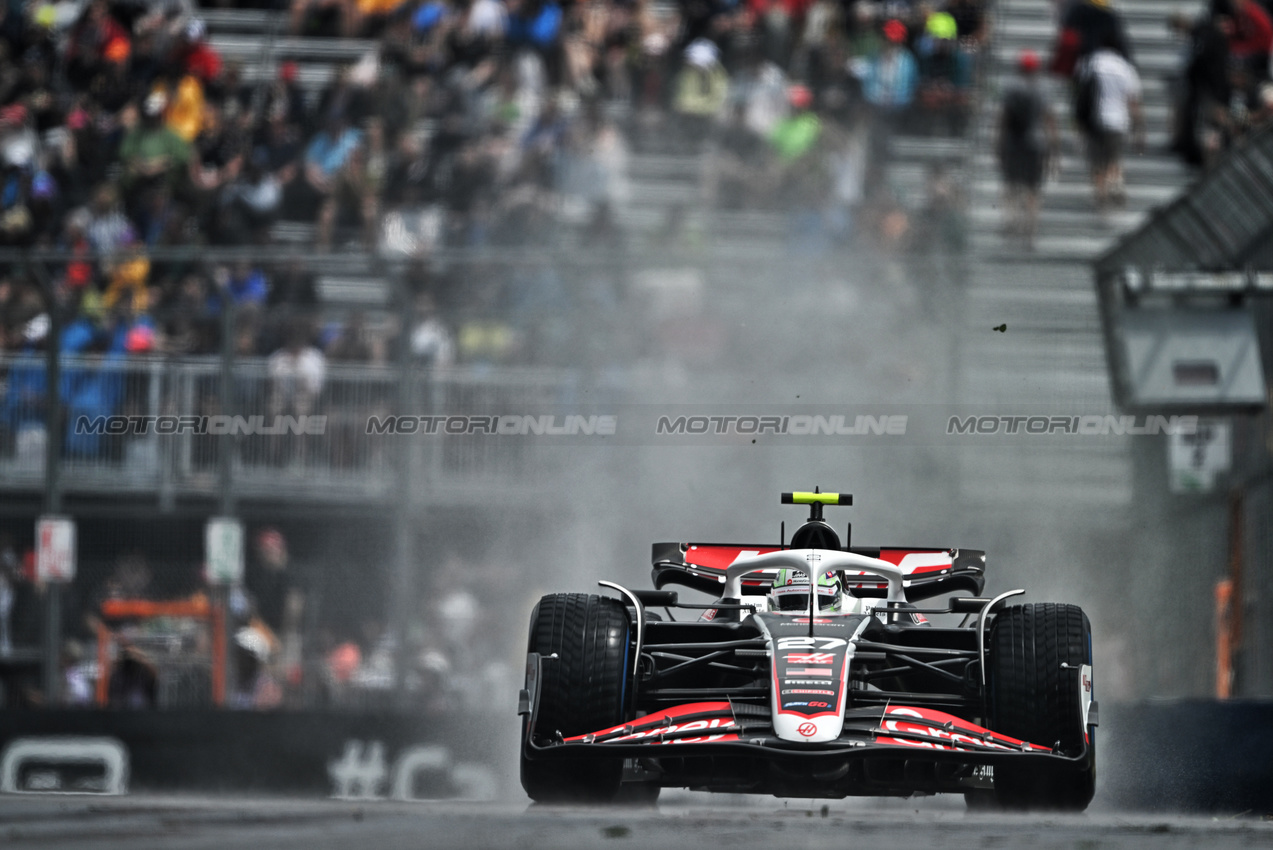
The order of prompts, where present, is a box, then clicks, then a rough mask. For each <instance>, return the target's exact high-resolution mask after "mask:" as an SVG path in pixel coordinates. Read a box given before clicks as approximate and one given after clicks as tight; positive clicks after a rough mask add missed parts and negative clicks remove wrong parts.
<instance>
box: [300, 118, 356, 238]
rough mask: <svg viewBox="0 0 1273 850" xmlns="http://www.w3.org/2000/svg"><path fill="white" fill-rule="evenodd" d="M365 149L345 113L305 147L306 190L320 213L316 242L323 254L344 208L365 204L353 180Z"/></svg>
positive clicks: (304, 190)
mask: <svg viewBox="0 0 1273 850" xmlns="http://www.w3.org/2000/svg"><path fill="white" fill-rule="evenodd" d="M361 147H362V133H361V132H359V131H358V130H357V129H355V128H353V127H350V126H349V125H348V122H347V120H346V118H345V116H344V114H343V113H341V112H332V113H330V114H329V115H328V116H327V120H326V122H325V123H324V125H323V129H321V130H319V131H318V134H317V135H316V136H314V138H313V140H312V141H311V142H310V143H309V146H308V147H307V148H305V181H304V185H303V186H302V190H303V194H305V195H306V196H307V198H306V200H307V201H308V202H309V203H308V204H307V205H308V206H310V208H317V210H318V234H317V239H316V242H317V243H318V244H317V247H318V249H319V250H320V251H326V250H329V249H330V248H331V239H332V229H333V227H334V226H335V224H336V215H337V213H338V212H339V210H340V208H341V207H342V206H348V205H349V204H351V203H353V204H355V205H357V204H359V203H360V202H361V200H360V198H359V193H358V192H357V191H356V187H355V186H354V185H353V184H354V182H355V181H352V180H351V179H350V166H351V165H352V164H353V163H355V162H356V161H357V159H358V156H357V155H358V153H359V150H360V149H361Z"/></svg>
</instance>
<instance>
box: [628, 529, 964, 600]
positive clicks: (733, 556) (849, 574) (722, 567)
mask: <svg viewBox="0 0 1273 850" xmlns="http://www.w3.org/2000/svg"><path fill="white" fill-rule="evenodd" d="M786 548H789V547H785V546H773V545H746V544H741V543H655V544H654V546H653V547H652V550H651V558H650V560H651V562H652V563H653V566H654V570H653V572H652V573H651V577H652V579H653V581H654V586H655V587H656V588H659V589H662V588H663V587H665V586H667V585H669V584H676V585H680V586H682V587H688V588H691V589H692V590H699V591H702V592H703V593H707V594H710V595H712V596H717V597H719V596H721V594H722V593H723V592H724V590H725V571H726V569H727V568H728V567H729V566H730V565H731V564H733V563H734V562H735V561H737V560H739V559H740V558H750V557H754V556H756V555H764V554H768V553H770V552H779V551H782V550H784V549H786ZM841 551H845V552H850V553H852V554H855V555H865V556H867V557H868V558H878V559H879V560H881V561H887V562H888V563H890V564H894V565H896V566H897V567H899V568H900V569H901V570H902V572H903V574H904V577H903V580H902V589H903V591H904V592H905V594H906V598H907V600H908V601H910V602H916V601H919V600H921V599H929V598H931V597H934V596H941V595H943V594H946V593H953V592H955V591H967V592H970V593H972V594H973V595H974V596H979V595H980V594H981V591H982V588H984V587H985V583H986V553H985V552H983V551H981V550H978V549H936V548H930V547H917V546H909V547H908V546H889V547H871V546H851V547H849V548H847V549H843V550H841ZM774 572H775V570H757V571H755V572H752V573H749V574H748V575H746V576H744V577H743V580H742V592H743V593H744V594H755V595H761V594H764V593H767V592H768V591H769V587H770V586H771V584H772V582H773V573H774ZM854 576H861V577H862V580H861V581H854V580H853V577H854ZM845 578H846V579H847V580H848V589H849V591H850V592H852V593H853V594H854V595H855V596H884V595H885V594H886V593H887V592H888V583H887V582H886V581H883V580H881V579H880V578H879V577H878V576H875V575H868V574H866V573H864V572H860V571H856V570H846V571H845Z"/></svg>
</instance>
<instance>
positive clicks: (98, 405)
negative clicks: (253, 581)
mask: <svg viewBox="0 0 1273 850" xmlns="http://www.w3.org/2000/svg"><path fill="white" fill-rule="evenodd" d="M233 374H234V380H233V396H234V397H233V399H231V400H230V403H229V404H223V400H222V397H221V361H220V360H219V359H218V358H215V357H206V358H183V359H174V358H157V357H156V358H152V357H136V356H128V357H125V356H110V355H108V356H102V357H81V356H76V357H70V356H64V357H63V358H62V360H61V376H60V380H59V385H60V393H59V396H60V398H61V402H62V405H61V406H62V413H61V421H60V423H59V424H58V426H57V427H59V428H60V430H61V447H62V450H61V453H60V463H61V473H60V481H61V484H62V487H63V489H64V490H65V491H66V492H68V493H80V494H92V493H95V494H99V495H101V494H109V493H128V492H135V493H151V492H153V493H158V494H160V495H166V496H179V495H215V494H217V493H218V488H219V487H220V486H221V482H220V480H219V470H220V464H221V452H222V451H223V447H225V446H228V447H229V450H230V451H231V453H232V455H231V463H230V467H231V475H230V486H231V487H232V488H233V490H234V492H235V494H236V495H238V496H249V497H250V496H277V497H286V498H289V499H297V498H299V499H305V500H318V501H331V500H338V499H349V498H354V497H361V498H367V497H370V498H379V499H392V498H395V486H397V484H396V482H398V480H399V479H398V477H397V476H398V474H399V470H400V464H401V463H403V462H405V463H407V464H409V468H410V473H411V478H410V481H411V483H412V487H413V488H415V487H416V486H417V485H422V484H436V485H439V486H441V485H485V484H489V485H496V486H500V487H505V486H509V485H512V484H515V483H516V481H517V480H518V479H519V478H520V477H521V476H522V475H523V474H524V473H525V472H526V471H527V470H528V469H529V466H530V464H531V463H532V462H533V458H532V454H533V452H534V445H533V444H532V443H531V442H529V441H525V440H499V439H492V438H491V437H490V436H489V435H486V434H482V433H474V434H446V435H445V438H441V437H440V436H438V437H435V438H430V437H429V436H427V435H420V436H418V437H415V438H412V437H410V436H403V435H393V434H389V433H375V432H374V431H375V429H371V428H368V422H369V420H371V419H372V418H373V417H376V418H379V419H384V418H385V417H388V416H390V415H391V414H394V413H407V414H411V415H417V416H419V415H430V414H434V415H441V414H495V415H498V414H506V413H532V412H535V411H539V410H543V409H545V408H546V407H548V406H552V405H557V404H561V403H563V402H568V401H569V400H570V399H571V397H572V396H573V392H574V386H575V378H574V376H573V375H572V374H571V373H566V372H549V371H539V370H517V371H516V372H514V371H511V370H510V371H504V370H493V369H486V370H481V371H470V370H460V369H456V370H428V371H426V370H410V371H409V372H407V375H408V377H407V378H406V380H407V381H408V383H409V386H408V387H407V388H405V392H402V391H401V388H400V387H399V381H400V379H399V374H400V373H399V371H398V370H397V369H396V368H395V367H391V366H361V365H359V366H354V365H327V366H326V367H325V369H324V372H323V374H322V377H321V379H319V380H315V381H311V382H307V381H305V380H303V379H299V378H295V377H290V376H289V375H288V374H287V370H285V369H284V368H283V364H282V363H280V362H278V361H272V360H268V359H262V358H252V359H242V360H239V361H237V362H236V363H235V365H234V373H233ZM403 399H405V400H406V404H405V406H403V407H402V408H401V409H399V405H400V404H402V403H403V401H402V400H403ZM46 402H47V381H46V380H45V362H44V355H43V354H38V355H36V354H31V355H16V356H14V355H11V356H0V491H3V490H9V491H33V490H40V489H42V488H43V487H44V485H45V475H46V469H45V465H46V458H45V455H46V446H47V441H48V428H49V423H48V422H47V408H46ZM125 417H126V418H125ZM314 417H321V419H316V418H314ZM227 429H228V430H229V431H230V433H231V434H232V439H231V440H230V441H229V442H228V443H227V442H226V441H224V440H223V439H222V437H221V432H222V431H225V430H227ZM397 441H406V443H407V445H406V447H405V448H401V447H399V446H398V445H397ZM537 471H541V472H542V467H537Z"/></svg>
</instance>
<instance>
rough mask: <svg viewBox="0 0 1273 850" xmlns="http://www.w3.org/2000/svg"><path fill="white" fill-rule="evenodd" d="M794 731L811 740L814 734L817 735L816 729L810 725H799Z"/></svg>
mask: <svg viewBox="0 0 1273 850" xmlns="http://www.w3.org/2000/svg"><path fill="white" fill-rule="evenodd" d="M796 731H797V732H799V733H800V734H801V735H804V736H805V737H806V738H811V737H813V736H814V735H815V734H817V731H818V727H817V726H814V725H813V724H812V723H801V724H800V725H799V726H798V727H797V728H796Z"/></svg>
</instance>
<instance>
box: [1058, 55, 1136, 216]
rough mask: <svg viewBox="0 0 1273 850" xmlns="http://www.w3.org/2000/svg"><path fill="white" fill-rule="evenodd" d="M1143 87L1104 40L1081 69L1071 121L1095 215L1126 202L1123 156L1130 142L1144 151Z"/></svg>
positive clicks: (1077, 76)
mask: <svg viewBox="0 0 1273 850" xmlns="http://www.w3.org/2000/svg"><path fill="white" fill-rule="evenodd" d="M1140 97H1141V84H1140V75H1139V74H1137V73H1136V68H1135V67H1134V66H1133V65H1132V64H1131V63H1130V62H1128V61H1127V60H1126V59H1124V58H1123V56H1122V54H1121V53H1120V52H1119V51H1118V49H1117V45H1116V44H1115V43H1114V40H1113V39H1112V38H1110V37H1108V36H1107V37H1106V38H1105V39H1104V41H1103V42H1102V44H1101V47H1100V48H1099V49H1098V50H1096V51H1095V52H1094V53H1092V55H1091V56H1089V57H1087V58H1086V59H1084V60H1083V61H1082V62H1080V63H1079V66H1078V70H1077V74H1076V77H1075V87H1074V118H1075V122H1076V123H1077V124H1078V126H1079V130H1080V132H1081V133H1082V134H1083V136H1084V138H1085V139H1086V141H1087V158H1088V165H1089V168H1090V170H1091V175H1092V190H1093V192H1094V193H1095V196H1096V208H1097V210H1099V211H1101V212H1104V211H1105V210H1107V209H1108V208H1109V207H1110V206H1111V205H1112V204H1116V205H1121V204H1122V203H1123V202H1124V201H1125V200H1126V190H1125V188H1124V185H1123V164H1122V154H1123V148H1124V147H1125V144H1126V140H1127V137H1128V136H1129V135H1131V136H1132V138H1133V140H1134V141H1135V143H1136V147H1137V150H1138V151H1143V150H1144V148H1145V122H1144V119H1143V116H1142V113H1141V108H1140Z"/></svg>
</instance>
